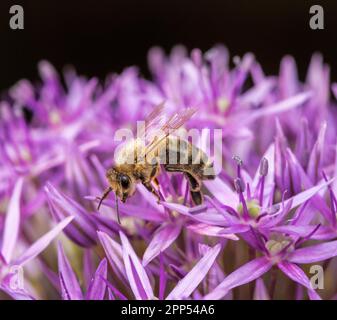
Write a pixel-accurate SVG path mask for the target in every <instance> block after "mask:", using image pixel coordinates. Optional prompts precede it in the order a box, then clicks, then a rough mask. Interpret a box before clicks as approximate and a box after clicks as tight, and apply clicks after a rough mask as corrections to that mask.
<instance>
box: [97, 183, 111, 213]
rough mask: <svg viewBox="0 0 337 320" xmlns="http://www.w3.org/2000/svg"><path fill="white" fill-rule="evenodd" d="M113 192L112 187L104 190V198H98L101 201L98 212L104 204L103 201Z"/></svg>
mask: <svg viewBox="0 0 337 320" xmlns="http://www.w3.org/2000/svg"><path fill="white" fill-rule="evenodd" d="M111 191H112V188H111V187H108V188H106V189H105V190H104V192H103V194H102V197H101V198H98V199H99V203H98V206H97V210H99V208H100V207H101V204H102V202H103V200H104V199H105V198H106V197H107V196H108V194H109V193H110V192H111Z"/></svg>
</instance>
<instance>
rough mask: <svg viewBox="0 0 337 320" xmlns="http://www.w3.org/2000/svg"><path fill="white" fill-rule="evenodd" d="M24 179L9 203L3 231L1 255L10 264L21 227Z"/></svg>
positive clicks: (19, 182)
mask: <svg viewBox="0 0 337 320" xmlns="http://www.w3.org/2000/svg"><path fill="white" fill-rule="evenodd" d="M22 185H23V178H19V179H18V181H17V182H16V184H15V187H14V190H13V194H12V197H11V199H10V201H9V205H8V210H7V215H6V220H5V226H4V231H3V239H2V248H1V253H2V256H3V258H4V259H5V261H6V262H7V263H9V262H10V260H11V258H12V254H13V251H14V247H15V244H16V240H17V238H18V233H19V227H20V198H21V192H22Z"/></svg>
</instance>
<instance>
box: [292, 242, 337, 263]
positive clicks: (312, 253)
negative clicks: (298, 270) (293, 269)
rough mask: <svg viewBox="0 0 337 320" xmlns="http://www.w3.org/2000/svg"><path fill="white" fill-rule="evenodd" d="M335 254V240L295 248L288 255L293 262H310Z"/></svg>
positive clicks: (336, 243)
mask: <svg viewBox="0 0 337 320" xmlns="http://www.w3.org/2000/svg"><path fill="white" fill-rule="evenodd" d="M335 256H337V240H336V241H330V242H326V243H320V244H317V245H314V246H309V247H305V248H301V249H297V250H295V251H293V252H291V253H290V254H289V255H288V260H289V261H291V262H295V263H312V262H319V261H323V260H327V259H330V258H332V257H335Z"/></svg>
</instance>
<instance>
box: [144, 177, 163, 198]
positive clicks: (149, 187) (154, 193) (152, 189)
mask: <svg viewBox="0 0 337 320" xmlns="http://www.w3.org/2000/svg"><path fill="white" fill-rule="evenodd" d="M143 186H144V187H145V188H146V189H147V190H148V191H150V192H151V193H152V194H153V195H154V196H155V197H156V198H157V202H158V203H159V201H160V200H161V199H160V196H159V194H158V192H157V190H156V189H155V188H153V187H152V185H151V183H150V182H143Z"/></svg>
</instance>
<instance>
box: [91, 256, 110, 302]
mask: <svg viewBox="0 0 337 320" xmlns="http://www.w3.org/2000/svg"><path fill="white" fill-rule="evenodd" d="M107 276H108V264H107V260H106V259H105V258H104V259H103V260H102V261H101V263H100V264H99V265H98V267H97V270H96V272H95V274H94V277H93V279H92V280H91V283H90V286H89V288H88V291H87V295H86V299H87V300H103V299H104V295H105V289H106V283H105V282H104V281H103V280H102V279H107Z"/></svg>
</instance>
